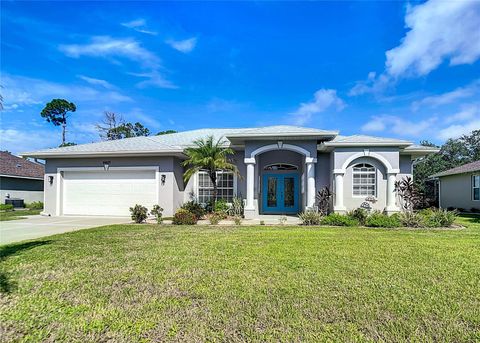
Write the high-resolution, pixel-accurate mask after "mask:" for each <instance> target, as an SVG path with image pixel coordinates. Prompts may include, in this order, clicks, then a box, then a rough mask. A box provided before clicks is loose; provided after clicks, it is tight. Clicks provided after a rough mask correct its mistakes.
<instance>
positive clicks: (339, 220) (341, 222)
mask: <svg viewBox="0 0 480 343" xmlns="http://www.w3.org/2000/svg"><path fill="white" fill-rule="evenodd" d="M322 224H323V225H333V226H357V225H359V224H360V223H359V222H358V220H356V219H354V218H351V217H348V216H345V215H343V214H339V213H330V214H329V215H328V216H325V217H323V219H322Z"/></svg>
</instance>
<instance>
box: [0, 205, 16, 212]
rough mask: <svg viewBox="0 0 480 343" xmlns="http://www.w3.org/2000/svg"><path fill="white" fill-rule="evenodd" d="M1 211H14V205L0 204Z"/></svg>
mask: <svg viewBox="0 0 480 343" xmlns="http://www.w3.org/2000/svg"><path fill="white" fill-rule="evenodd" d="M0 211H13V205H12V204H0Z"/></svg>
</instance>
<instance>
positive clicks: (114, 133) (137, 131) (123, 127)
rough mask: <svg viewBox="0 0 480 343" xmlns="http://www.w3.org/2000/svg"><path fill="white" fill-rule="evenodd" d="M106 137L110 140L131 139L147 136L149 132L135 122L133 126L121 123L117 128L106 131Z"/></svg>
mask: <svg viewBox="0 0 480 343" xmlns="http://www.w3.org/2000/svg"><path fill="white" fill-rule="evenodd" d="M107 134H108V136H109V137H111V138H110V139H112V140H113V139H123V138H131V137H140V136H149V135H150V130H149V129H148V128H146V127H145V126H143V125H142V124H140V123H139V122H136V123H135V124H132V123H123V124H120V125H119V126H117V127H115V128H113V129H110V130H109V131H108V133H107Z"/></svg>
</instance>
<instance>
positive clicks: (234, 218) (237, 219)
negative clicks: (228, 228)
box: [233, 216, 242, 225]
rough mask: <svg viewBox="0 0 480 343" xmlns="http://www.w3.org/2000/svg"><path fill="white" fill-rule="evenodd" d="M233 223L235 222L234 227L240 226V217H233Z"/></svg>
mask: <svg viewBox="0 0 480 343" xmlns="http://www.w3.org/2000/svg"><path fill="white" fill-rule="evenodd" d="M233 221H234V222H235V225H242V217H239V216H235V217H233Z"/></svg>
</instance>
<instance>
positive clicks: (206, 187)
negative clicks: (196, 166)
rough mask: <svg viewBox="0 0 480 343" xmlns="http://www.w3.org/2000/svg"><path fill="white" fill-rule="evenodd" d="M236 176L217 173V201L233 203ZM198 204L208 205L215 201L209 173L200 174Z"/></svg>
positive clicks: (230, 173) (227, 173) (202, 172)
mask: <svg viewBox="0 0 480 343" xmlns="http://www.w3.org/2000/svg"><path fill="white" fill-rule="evenodd" d="M233 179H234V176H233V173H232V172H224V171H222V172H217V192H218V193H217V199H224V200H225V201H226V202H232V198H233V196H234V187H233V183H234V180H233ZM197 187H198V202H199V203H201V204H206V203H208V202H209V201H210V200H212V199H213V183H212V181H211V180H210V177H209V176H208V174H207V172H204V171H200V172H198V185H197Z"/></svg>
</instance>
